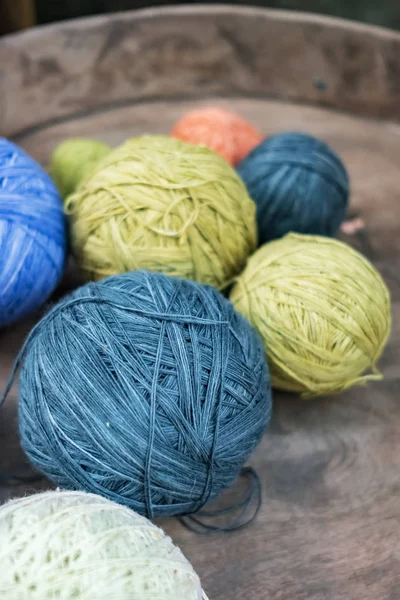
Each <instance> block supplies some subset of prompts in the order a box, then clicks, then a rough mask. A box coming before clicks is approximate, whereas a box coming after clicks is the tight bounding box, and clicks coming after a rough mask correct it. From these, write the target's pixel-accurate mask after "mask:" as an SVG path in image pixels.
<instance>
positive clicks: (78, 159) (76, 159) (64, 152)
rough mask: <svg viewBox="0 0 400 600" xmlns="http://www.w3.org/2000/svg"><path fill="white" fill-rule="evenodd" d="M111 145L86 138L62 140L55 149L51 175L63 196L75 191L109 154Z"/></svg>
mask: <svg viewBox="0 0 400 600" xmlns="http://www.w3.org/2000/svg"><path fill="white" fill-rule="evenodd" d="M110 151H111V146H108V144H104V143H103V142H99V141H97V140H90V139H86V138H71V139H69V140H65V141H64V142H61V144H59V145H58V146H57V148H56V149H55V150H54V152H53V155H52V158H51V165H50V175H51V177H52V178H53V180H54V182H55V184H56V186H57V188H58V191H59V192H60V194H61V196H62V197H63V198H66V197H67V196H69V195H70V194H72V193H73V192H75V190H76V188H77V187H78V185H79V183H80V182H81V181H82V180H83V179H84V178H85V177H87V176H88V175H89V174H90V172H91V171H92V170H93V169H94V167H95V166H96V165H97V164H98V162H99V161H100V160H101V159H102V158H104V157H105V156H107V154H109V153H110Z"/></svg>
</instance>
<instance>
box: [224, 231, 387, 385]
mask: <svg viewBox="0 0 400 600" xmlns="http://www.w3.org/2000/svg"><path fill="white" fill-rule="evenodd" d="M231 300H232V302H233V304H234V306H235V308H236V309H237V310H239V311H240V312H241V313H243V314H244V315H245V316H246V317H247V318H248V319H249V321H250V322H251V323H252V324H253V325H254V327H255V328H256V329H257V330H258V331H259V333H260V335H261V337H262V338H263V340H264V343H265V348H266V351H267V355H268V360H269V365H270V369H271V379H272V385H273V387H275V388H278V389H281V390H287V391H293V392H301V393H303V394H304V395H305V396H307V395H308V396H312V395H318V394H329V393H334V392H341V391H343V390H345V389H347V388H349V387H351V386H353V385H355V384H363V383H366V382H367V381H369V380H376V379H381V375H380V374H379V371H378V370H377V368H376V363H377V361H378V359H379V357H380V356H381V354H382V351H383V349H384V346H385V344H386V341H387V339H388V336H389V333H390V328H391V309H390V296H389V291H388V289H387V287H386V285H385V283H384V281H383V280H382V278H381V276H380V275H379V273H378V272H377V271H376V269H375V268H374V267H373V266H372V264H370V263H369V261H368V260H366V259H365V258H364V257H363V256H362V255H361V254H359V253H358V252H356V251H355V250H353V249H352V248H350V246H347V245H346V244H344V243H342V242H339V241H337V240H332V239H329V238H324V237H319V236H305V235H296V234H289V235H287V236H286V237H284V238H283V239H282V240H278V241H275V242H271V243H269V244H266V245H265V246H263V247H262V248H260V249H259V250H258V251H257V252H256V253H255V254H254V255H253V256H252V257H251V258H250V260H249V262H248V265H247V267H246V269H245V271H244V273H243V274H242V275H241V276H240V277H239V278H238V280H237V283H236V285H235V287H234V288H233V290H232V293H231ZM366 372H367V373H366ZM364 373H366V374H364Z"/></svg>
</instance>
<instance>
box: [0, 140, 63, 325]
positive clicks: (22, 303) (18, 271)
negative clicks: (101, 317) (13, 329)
mask: <svg viewBox="0 0 400 600" xmlns="http://www.w3.org/2000/svg"><path fill="white" fill-rule="evenodd" d="M65 257H66V228H65V219H64V212H63V205H62V201H61V198H60V196H59V194H58V191H57V189H56V187H55V185H54V183H53V182H52V180H51V179H50V177H49V176H48V175H47V173H46V172H45V171H44V170H43V169H42V168H41V167H40V166H39V164H38V163H36V162H35V161H34V160H33V159H32V158H30V157H29V156H28V155H27V154H26V153H25V152H24V151H23V150H21V148H19V147H18V146H16V145H15V144H13V143H12V142H9V141H8V140H6V139H4V138H0V328H2V327H5V326H8V325H11V324H12V323H14V322H15V321H17V320H18V319H20V318H22V317H24V316H25V315H28V314H29V313H31V312H32V311H34V310H35V309H37V308H38V307H39V306H40V305H41V304H43V302H45V301H46V300H47V298H48V297H49V295H50V294H51V292H52V291H53V290H54V288H55V287H56V285H57V283H58V281H59V280H60V278H61V275H62V273H63V270H64V264H65Z"/></svg>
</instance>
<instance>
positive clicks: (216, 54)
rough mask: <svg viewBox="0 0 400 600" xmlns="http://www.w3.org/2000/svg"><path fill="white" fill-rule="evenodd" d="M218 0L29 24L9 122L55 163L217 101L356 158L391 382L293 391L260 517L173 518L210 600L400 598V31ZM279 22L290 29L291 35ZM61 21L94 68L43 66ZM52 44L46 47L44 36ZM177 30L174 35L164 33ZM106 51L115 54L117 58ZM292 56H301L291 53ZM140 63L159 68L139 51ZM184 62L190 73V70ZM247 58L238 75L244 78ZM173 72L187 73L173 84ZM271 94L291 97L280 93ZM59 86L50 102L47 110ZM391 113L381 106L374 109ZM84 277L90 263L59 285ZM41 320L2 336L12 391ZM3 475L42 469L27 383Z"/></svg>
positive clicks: (10, 425)
mask: <svg viewBox="0 0 400 600" xmlns="http://www.w3.org/2000/svg"><path fill="white" fill-rule="evenodd" d="M207 11H208V12H207ZM207 11H206V10H205V9H204V10H203V9H193V10H192V11H188V10H184V11H182V10H181V9H180V10H178V11H176V12H173V11H164V12H162V13H160V14H162V15H163V18H161V17H160V16H159V13H157V12H150V13H149V12H146V13H145V14H144V16H143V17H140V15H134V16H132V15H126V16H116V17H113V18H110V20H109V21H106V20H103V19H100V20H99V19H95V20H94V21H86V22H85V24H77V25H76V26H73V25H72V24H68V25H62V26H61V25H60V26H58V28H50V29H45V30H43V31H42V30H38V31H36V32H34V33H33V34H29V35H28V37H27V38H26V42H24V36H17V37H13V38H10V40H8V41H6V43H5V45H4V44H3V45H2V43H1V42H0V58H1V56H4V55H5V54H6V55H7V56H9V57H10V63H9V67H8V68H7V67H6V71H7V75H8V76H10V75H11V69H12V68H14V67H15V65H17V66H18V68H17V72H16V74H15V76H13V77H14V82H13V90H14V91H13V94H15V96H14V97H15V104H16V107H12V106H11V105H12V102H11V99H10V97H9V94H8V92H7V98H6V99H5V100H4V92H3V96H0V99H1V100H0V102H1V101H2V102H3V106H6V113H7V115H8V118H5V117H4V113H2V111H0V122H1V124H2V125H1V126H2V127H3V130H6V131H7V133H8V134H9V135H12V134H14V135H15V138H16V139H17V140H18V142H19V143H20V144H21V145H22V146H23V147H25V148H26V149H27V150H28V151H29V152H30V153H32V154H33V156H35V157H36V158H37V159H38V160H40V161H41V162H42V163H43V164H44V165H46V164H47V162H48V160H49V157H50V154H51V151H52V150H53V148H54V147H55V145H56V144H57V143H58V142H59V141H60V140H62V139H64V138H65V137H67V136H73V135H92V136H94V137H97V138H99V139H103V140H105V141H108V142H110V143H112V144H117V143H118V142H120V141H122V140H123V139H124V138H126V137H127V136H130V135H136V134H138V133H152V132H154V133H167V132H168V131H169V129H170V127H171V125H172V123H173V122H174V120H175V119H177V117H178V116H180V115H181V113H182V112H184V111H185V110H187V109H189V108H191V107H193V106H195V105H196V106H198V105H201V104H204V103H205V102H211V101H212V102H215V101H217V102H218V103H219V104H221V105H223V106H229V107H231V108H232V109H234V110H235V109H236V110H238V111H239V112H240V113H241V114H242V115H243V116H244V117H247V118H250V119H251V120H252V121H253V122H254V123H255V124H256V125H258V126H259V127H260V128H261V129H262V130H263V132H264V133H265V134H266V135H268V134H272V133H275V132H278V131H289V130H301V131H306V132H309V133H312V134H315V135H318V136H320V137H322V138H323V139H325V140H326V141H327V142H329V143H331V144H332V145H333V146H334V148H335V149H336V150H337V151H338V152H339V153H340V155H341V156H342V158H343V160H344V162H345V163H346V165H347V167H348V169H349V172H350V176H351V182H352V196H351V204H352V207H351V208H352V210H355V211H356V212H358V213H360V214H361V215H362V217H363V218H364V220H365V222H366V231H365V232H364V234H363V235H362V236H359V237H356V238H353V237H348V238H346V239H347V241H349V242H350V243H351V244H353V245H354V246H356V247H358V248H359V249H360V250H361V251H362V252H364V253H365V254H366V255H367V256H368V257H369V258H370V259H371V260H372V261H373V262H374V264H376V266H377V267H378V268H379V269H380V270H381V272H382V274H383V275H384V277H385V279H386V281H387V282H388V284H389V286H390V289H391V292H392V299H393V316H394V327H393V334H392V336H391V339H390V341H389V344H388V347H387V350H386V352H385V354H384V356H383V357H382V360H381V368H382V371H383V373H384V375H385V379H384V381H383V382H380V383H375V384H371V385H369V386H368V387H366V388H355V389H353V390H350V391H348V392H346V393H345V394H342V395H340V396H337V397H332V398H320V399H316V400H312V401H300V400H299V399H298V398H297V397H294V396H290V395H284V394H276V395H275V412H274V417H273V420H272V424H271V426H270V428H269V430H268V432H266V434H265V436H264V438H263V440H262V443H261V444H260V446H259V448H258V449H257V451H256V452H255V453H254V455H253V456H252V458H251V461H250V463H251V464H252V465H253V466H254V467H255V468H256V469H257V471H258V473H259V475H260V477H261V481H262V486H263V505H262V509H261V512H260V514H259V516H258V518H257V521H256V522H255V523H254V524H253V525H251V526H250V527H249V528H248V529H245V530H242V531H239V532H236V533H231V534H217V535H213V536H211V537H207V536H198V535H195V534H193V533H191V532H190V531H188V530H186V529H184V528H183V527H182V526H181V525H180V523H179V522H178V521H176V520H173V519H171V520H164V521H162V522H161V524H162V525H163V526H164V527H165V528H166V530H167V531H168V533H170V534H171V535H172V537H173V538H174V540H175V541H176V542H177V543H178V544H179V545H180V546H181V548H182V549H183V551H184V552H185V554H186V555H187V557H188V558H189V559H190V560H191V562H192V563H193V565H194V566H195V568H196V570H197V571H198V573H199V575H200V576H201V578H202V582H203V585H204V589H205V591H206V592H207V595H208V596H209V598H210V600H244V599H246V600H267V599H268V600H306V599H307V600H398V599H399V597H400V596H399V589H400V551H399V537H400V535H399V533H400V526H399V521H400V503H399V500H398V498H399V492H400V403H399V401H398V390H399V383H400V371H399V364H400V268H399V267H400V186H399V166H400V165H399V163H400V159H399V157H400V127H399V125H398V124H397V123H396V121H398V119H399V116H400V112H399V106H400V104H399V102H398V100H399V93H400V92H399V90H400V87H398V88H396V77H397V76H396V73H392V75H389V73H388V72H386V71H385V69H386V66H385V65H386V63H385V60H384V59H383V58H382V59H381V60H380V63H379V64H380V67H379V68H378V67H377V68H376V69H375V67H374V64H375V63H374V60H378V59H377V56H378V55H377V54H376V53H381V52H383V54H382V56H386V57H387V56H388V52H389V50H388V48H389V47H392V48H394V47H397V46H398V44H399V37H398V36H397V35H396V34H392V33H391V32H382V31H380V30H373V29H369V28H367V29H365V30H364V29H363V28H362V27H354V26H352V25H351V26H346V25H342V24H341V23H340V22H337V21H334V22H329V21H326V22H324V20H321V19H314V18H310V19H309V20H308V19H306V18H303V17H301V18H300V17H297V16H293V17H292V18H291V17H289V16H282V15H280V14H277V13H272V14H270V13H268V12H267V11H266V12H262V11H253V10H251V9H250V10H249V12H248V17H246V14H247V13H246V11H245V10H241V9H240V10H239V9H235V10H233V9H232V10H230V9H216V10H215V11H213V10H212V9H210V8H209V9H207ZM222 16H223V17H224V18H222ZM247 18H248V20H247ZM181 19H183V21H181V24H180V25H179V22H180V20H181ZM243 20H244V22H245V23H246V24H249V30H248V37H247V38H246V39H247V41H246V42H245V43H244V47H243V46H242V47H241V50H237V43H238V42H237V40H238V39H239V38H241V36H245V28H243V31H241V27H240V23H243ZM257 20H258V21H260V24H259V25H257ZM195 21H197V22H198V23H199V27H200V24H201V25H202V26H204V30H203V36H204V39H203V38H202V36H201V34H200V30H201V28H200V30H199V32H198V33H196V32H195V30H194V26H193V28H192V30H191V36H192V40H193V45H190V44H189V41H188V40H190V39H191V36H190V35H189V31H188V27H189V25H188V23H190V22H192V23H194V22H195ZM151 22H153V25H155V27H154V32H153V33H151V32H152V31H153V29H152V28H151V27H150V23H151ZM162 22H164V23H165V26H163V25H162ZM221 26H223V27H225V28H226V27H227V28H228V30H229V31H234V32H235V36H236V37H235V41H234V42H232V40H231V41H230V42H229V43H228V42H226V35H225V38H223V39H224V40H225V41H221V40H222V38H221V37H218V36H217V39H215V37H213V36H215V35H216V33H215V32H216V31H217V29H218V30H219V29H220V27H221ZM74 27H75V29H74ZM258 27H259V29H258ZM275 27H276V28H277V31H279V32H280V34H281V35H282V34H283V33H285V32H286V34H287V35H283V39H281V38H279V36H278V33H277V31H276V30H275ZM257 31H258V37H255V41H256V40H257V41H258V45H257V44H256V43H255V42H254V46H253V43H252V42H251V40H250V38H251V35H254V36H255V34H256V32H257ZM300 31H301V32H302V34H301V35H300ZM66 32H67V33H66ZM73 32H74V33H73ZM118 32H119V34H118V35H117V33H118ZM162 32H164V38H162ZM225 32H226V29H225ZM262 32H264V36H263V35H262ZM294 32H297V34H296V35H295V36H294V38H293V37H291V36H292V34H294ZM311 32H314V34H311ZM316 32H318V33H316ZM56 33H57V34H58V36H59V38H62V39H63V40H64V41H63V42H60V41H59V42H58V43H59V44H63V43H65V40H66V39H69V42H68V43H69V44H70V46H69V48H73V49H74V50H73V51H71V52H72V54H71V55H70V56H75V57H78V56H80V61H79V62H80V64H79V65H78V64H77V65H73V64H72V63H71V64H70V62H69V61H70V59H69V58H67V57H66V56H63V57H62V56H58V58H55V59H54V60H55V61H56V63H57V65H58V67H59V69H58V67H57V68H54V69H53V67H54V65H55V63H53V66H52V67H50V71H49V70H47V71H46V68H45V67H44V71H46V73H42V74H41V71H40V69H41V68H43V63H41V62H40V61H41V60H44V61H45V63H46V61H48V60H49V56H50V54H53V55H54V56H57V52H56V51H54V52H53V51H52V48H51V47H50V46H49V44H50V43H53V42H54V44H55V48H58V47H59V46H57V42H56V41H55V38H56V37H57V35H56ZM289 34H290V35H289ZM119 35H121V40H119ZM269 35H270V38H269V47H270V51H269V56H266V55H264V58H263V59H260V58H259V56H255V55H254V53H255V48H256V47H257V48H258V50H260V49H262V50H263V51H264V52H265V53H266V52H267V50H266V49H267V42H266V41H262V40H261V38H264V37H265V38H266V39H267V38H268V36H269ZM228 37H229V36H228ZM43 39H45V40H46V43H41V40H43ZM161 39H163V40H164V41H163V42H162V44H161V46H157V44H159V43H160V40H161ZM345 39H347V40H348V41H349V40H355V41H354V43H355V44H359V46H358V48H359V50H358V51H357V52H356V54H355V55H354V56H355V57H358V58H354V62H353V63H351V61H350V64H353V67H352V68H353V73H354V72H355V71H356V70H357V69H356V66H355V65H356V63H357V64H358V65H359V68H360V69H361V72H362V74H360V75H359V77H358V79H357V76H356V79H357V81H358V83H357V85H353V83H354V82H353V83H352V77H351V76H350V74H348V76H345V75H344V73H346V72H347V73H350V72H351V69H350V66H349V65H347V66H346V58H345V57H346V52H345V51H344V50H343V47H341V46H340V44H341V42H343V40H345ZM146 40H147V42H146ZM182 40H186V41H185V42H182ZM181 42H182V45H180V44H181ZM25 44H26V48H29V49H32V48H33V47H34V48H35V53H36V54H34V58H32V59H31V60H32V62H31V63H30V66H26V65H27V63H26V61H25V59H23V60H22V62H18V61H17V62H15V60H16V58H15V57H19V60H20V59H21V56H24V54H27V52H28V50H26V51H25V50H24V45H25ZM196 44H197V46H196ZM225 44H226V45H225ZM235 44H236V45H235ZM285 44H286V46H287V52H288V53H287V54H286V55H285V54H282V57H281V60H280V61H279V68H278V67H275V68H272V66H271V60H272V59H271V56H275V58H276V59H277V57H278V50H277V48H279V49H280V50H282V47H283V46H284V45H285ZM208 45H209V46H208ZM195 47H197V50H196V52H197V53H199V54H196V52H195V50H194V48H195ZM233 47H235V48H236V49H233ZM327 47H330V48H331V53H329V52H326V53H325V54H324V56H326V57H327V56H328V55H329V58H326V61H327V62H326V63H321V60H322V59H321V56H322V54H321V52H322V48H325V49H326V48H327ZM10 48H11V50H10ZM101 48H103V54H104V59H101V60H100V59H99V56H100V49H101ZM105 48H106V49H105ZM161 48H162V49H163V51H162V52H163V53H164V54H163V58H160V56H161V54H160V53H161V50H160V49H161ZM179 48H180V49H181V50H180V51H178V50H179ZM244 48H245V49H244ZM303 48H304V52H303V50H302V49H303ZM185 49H187V50H188V52H187V53H186V54H185ZM29 51H30V50H29ZM143 51H144V55H141V53H142V52H143ZM364 51H365V53H364ZM68 52H69V50H67V54H68ZM4 53H5V54H4ZM168 53H169V54H168ZM165 54H166V55H167V56H166V55H165ZM350 54H351V53H350ZM139 55H140V56H139ZM40 56H42V59H40ZM117 56H119V58H120V60H122V61H125V62H124V67H121V68H120V69H119V70H118V69H117V70H115V61H116V57H117ZM285 56H286V57H287V56H289V57H291V59H290V60H291V62H290V65H286V64H285V60H284V58H285ZM333 56H335V57H336V58H335V59H333V58H332V57H333ZM379 56H381V54H379ZM94 57H96V58H94ZM243 57H244V58H243ZM338 57H340V59H339V58H338ZM365 57H367V58H365ZM371 57H372V62H371V63H369V62H368V61H369V60H370V59H371ZM374 57H375V58H374ZM133 58H135V59H137V60H138V61H139V63H140V65H141V66H138V65H137V64H136V65H134V64H130V62H129V61H132V60H133ZM102 60H103V61H104V62H102ZM146 61H148V70H146V72H145V73H144V72H143V70H144V65H145V64H146ZM276 62H278V61H276ZM378 62H379V61H378ZM367 63H368V64H369V65H370V66H369V67H368V64H367ZM0 64H1V65H2V67H1V69H3V72H4V62H3V61H2V60H0ZM40 64H42V67H40ZM175 64H178V65H179V68H178V72H179V73H180V76H181V77H182V80H181V81H179V77H178V75H176V76H175V75H174V65H175ZM84 65H85V66H84ZM218 65H219V66H218ZM224 65H225V66H226V68H225V69H224ZM235 65H236V67H237V69H238V78H237V79H235V78H234V77H233V74H234V66H235ZM254 65H256V67H255V68H254V69H253V68H252V67H253V66H254ZM262 65H264V67H265V71H264V70H263V67H262ZM321 65H322V66H323V68H322V71H321V69H320V67H321ZM328 65H329V68H328ZM360 65H361V66H360ZM217 66H218V68H217ZM357 68H358V67H357ZM92 69H93V71H92ZM140 69H142V75H141V76H139V72H140ZM213 69H214V70H213ZM349 69H350V70H349ZM74 70H76V72H78V71H79V72H80V73H81V74H82V73H83V71H85V77H83V79H80V76H77V78H75V79H74V76H73V75H71V73H72V72H73V71H74ZM129 73H131V75H132V77H131V79H130V80H129V78H128V74H129ZM149 73H150V74H151V76H150V75H149ZM317 73H323V74H324V77H325V79H326V80H327V81H329V82H330V83H329V88H328V96H327V98H328V101H327V100H326V99H325V100H324V99H322V98H321V97H320V95H319V94H322V92H319V91H316V90H315V88H314V87H313V85H312V84H310V77H311V81H312V76H315V75H316V74H317ZM312 74H313V75H312ZM71 77H72V80H71V79H70V78H71ZM168 77H173V79H174V81H173V82H170V83H169V84H168V85H166V86H165V85H164V84H165V83H166V79H167V78H168ZM63 78H64V79H63ZM152 79H154V81H152ZM62 80H64V84H65V91H66V96H65V99H64V101H61V100H62V98H63V94H62V89H63V88H62V85H61V82H62ZM0 81H1V79H0ZM23 81H25V83H23ZM73 81H74V85H73ZM234 81H236V82H237V84H236V88H234ZM333 82H335V83H333ZM367 82H369V83H367ZM185 85H187V87H188V90H187V91H188V93H187V94H186V99H184V88H185ZM371 85H372V88H371V89H370V86H371ZM398 85H400V84H399V82H398ZM0 86H1V84H0ZM42 86H43V87H42ZM59 86H60V87H59ZM112 86H116V88H117V89H114V88H112ZM374 86H375V87H374ZM111 88H112V89H111ZM107 89H108V90H109V93H108V94H107ZM271 90H272V91H273V94H272V95H273V96H274V98H271V97H267V96H268V95H269V93H270V92H271ZM396 90H397V91H396ZM50 92H52V93H50ZM24 94H25V95H24ZM46 94H47V95H48V98H49V101H48V109H49V111H48V113H47V112H46V106H44V107H43V106H42V105H41V103H42V102H44V98H45V96H46ZM49 94H50V95H49ZM241 95H242V97H240V96H241ZM205 96H207V99H205ZM221 96H224V99H222V98H221ZM150 97H151V101H150V100H149V99H150ZM278 97H279V98H280V99H277V98H278ZM364 97H365V103H363V98H364ZM295 98H297V99H298V101H296V102H295V101H294V99H295ZM290 99H291V100H292V101H291V102H289V101H288V100H290ZM306 102H308V103H309V105H306V104H305V103H306ZM4 103H5V104H4ZM313 104H315V105H313ZM22 105H25V106H28V105H29V106H30V108H31V110H30V114H29V115H25V114H21V113H20V118H19V119H18V118H17V113H18V109H17V107H18V106H22ZM323 105H329V106H330V107H334V108H335V110H332V109H329V108H327V107H326V106H323ZM339 109H340V110H339ZM352 111H353V112H352ZM358 112H359V113H360V114H356V113H358ZM49 115H50V117H49ZM368 116H369V118H367V117H368ZM376 116H379V117H380V118H379V119H374V118H373V117H376ZM383 117H385V119H384V118H383ZM1 119H2V120H1ZM36 125H37V126H36ZM356 276H357V274H355V277H356ZM77 283H78V280H77V279H75V271H74V269H73V268H72V269H71V270H70V272H69V275H68V277H67V278H66V280H65V281H64V288H62V290H61V291H59V294H60V293H62V292H63V291H65V289H66V288H68V287H70V286H71V285H72V286H73V285H76V284H77ZM37 318H39V315H35V316H33V317H32V318H30V319H27V320H26V321H25V322H23V323H20V324H19V325H18V326H16V327H14V328H12V329H10V330H8V331H3V332H1V333H0V389H3V388H4V386H5V383H6V380H7V376H8V374H9V372H10V369H11V365H12V362H13V359H14V358H15V356H16V354H17V351H18V348H19V347H20V346H21V344H22V341H23V339H24V337H25V335H26V334H27V332H28V331H29V329H30V327H31V326H32V325H33V324H34V323H35V321H36V320H37ZM0 471H8V472H12V473H14V474H28V473H30V472H31V470H30V467H29V465H28V464H27V462H26V460H25V459H24V456H23V453H22V451H21V450H20V448H19V442H18V433H17V408H16V389H14V390H13V393H12V395H11V396H10V398H9V400H8V401H7V403H6V405H5V406H4V407H3V408H2V409H1V412H0ZM49 485H50V484H49V483H47V482H46V481H44V480H42V481H41V482H39V483H37V484H32V485H29V486H24V485H17V484H16V483H13V484H12V483H11V482H9V484H8V485H2V486H0V500H1V501H4V500H6V499H7V498H9V497H11V496H19V495H23V494H25V493H27V492H28V491H31V490H32V489H41V488H47V487H49Z"/></svg>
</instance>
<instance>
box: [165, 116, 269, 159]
mask: <svg viewBox="0 0 400 600" xmlns="http://www.w3.org/2000/svg"><path fill="white" fill-rule="evenodd" d="M171 135H172V136H173V137H176V138H179V139H180V140H183V141H184V142H190V143H192V144H203V145H204V146H207V147H208V148H210V149H211V150H214V151H215V152H218V154H220V155H221V156H222V157H223V158H224V159H225V160H226V161H227V162H228V163H229V164H230V165H237V164H238V163H239V162H240V161H241V160H243V159H244V158H245V157H246V156H247V155H248V153H249V152H250V151H251V150H252V149H253V148H255V146H258V144H259V143H260V142H261V141H262V139H263V138H262V136H261V134H260V133H259V132H258V131H257V129H256V128H255V127H253V125H251V123H249V122H248V121H246V120H245V119H242V117H240V116H239V115H237V114H236V113H234V112H231V111H230V110H226V109H224V108H213V107H210V108H200V109H198V110H194V111H191V112H189V113H187V114H186V115H184V116H183V117H182V118H181V119H180V120H179V121H178V122H177V123H176V125H175V127H174V128H173V129H172V131H171Z"/></svg>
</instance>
